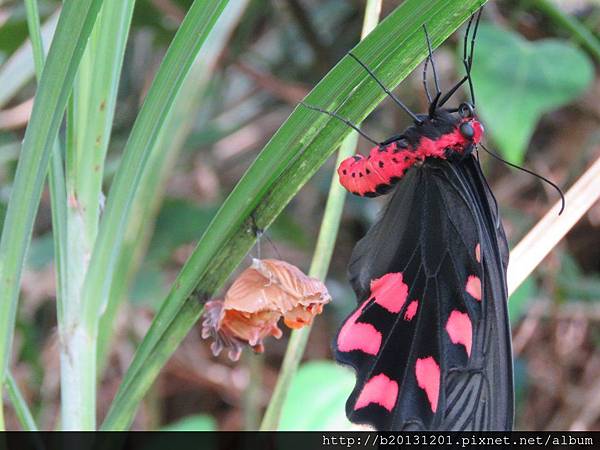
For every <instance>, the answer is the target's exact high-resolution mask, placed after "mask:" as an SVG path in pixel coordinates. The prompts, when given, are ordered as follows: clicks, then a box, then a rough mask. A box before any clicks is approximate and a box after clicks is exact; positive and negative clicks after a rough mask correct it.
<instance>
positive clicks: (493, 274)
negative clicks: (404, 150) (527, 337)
mask: <svg viewBox="0 0 600 450" xmlns="http://www.w3.org/2000/svg"><path fill="white" fill-rule="evenodd" d="M507 256H508V248H507V245H506V238H505V236H504V231H503V230H502V226H501V224H500V221H499V219H498V217H497V211H496V208H495V205H494V204H493V195H492V193H491V192H490V190H489V188H488V186H487V184H486V182H485V179H484V178H483V174H482V173H481V169H480V167H479V163H478V162H477V161H476V160H475V159H474V158H473V157H469V158H467V159H466V160H464V161H462V162H460V163H450V162H448V161H443V160H432V161H427V162H426V163H425V164H423V165H422V166H421V167H415V168H413V169H412V170H410V171H408V172H407V173H406V175H405V176H404V178H403V179H402V180H401V182H399V183H398V186H397V188H396V190H395V191H394V194H393V197H392V198H391V200H390V202H389V204H388V206H387V208H386V210H385V213H384V215H383V217H382V218H381V220H380V221H379V222H378V223H377V224H376V225H374V226H373V227H372V228H371V229H370V230H369V232H368V233H367V235H366V236H365V237H364V238H363V239H362V240H361V241H360V242H359V243H358V244H357V245H356V248H355V249H354V252H353V254H352V259H351V263H350V267H349V272H350V281H351V283H352V286H353V288H354V290H355V292H356V295H357V297H358V299H359V307H358V308H357V309H356V310H355V311H354V312H353V314H352V315H351V316H350V317H349V318H348V319H347V320H346V321H345V322H344V324H343V325H342V327H341V329H340V331H339V332H338V335H337V337H336V341H335V343H334V347H335V356H336V359H337V360H338V361H339V362H341V363H344V364H348V365H350V366H353V367H354V368H355V369H356V372H357V384H356V386H355V389H354V391H353V392H352V394H351V396H350V398H349V399H348V402H347V404H346V413H347V415H348V417H349V418H350V420H352V421H354V422H357V423H369V424H371V425H373V426H375V427H376V428H377V429H379V430H409V429H414V430H423V429H432V430H509V429H511V428H512V419H513V398H512V395H513V394H512V392H513V388H512V355H511V344H510V329H509V324H508V314H507V305H506V300H507V290H506V265H507Z"/></svg>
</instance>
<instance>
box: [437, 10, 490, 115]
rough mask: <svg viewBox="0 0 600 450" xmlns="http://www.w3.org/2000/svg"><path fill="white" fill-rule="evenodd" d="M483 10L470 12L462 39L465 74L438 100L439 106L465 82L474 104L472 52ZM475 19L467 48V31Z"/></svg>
mask: <svg viewBox="0 0 600 450" xmlns="http://www.w3.org/2000/svg"><path fill="white" fill-rule="evenodd" d="M482 11H483V7H481V8H480V9H479V12H478V13H477V14H472V15H471V18H470V19H469V22H468V23H467V29H466V30H465V37H464V40H463V65H464V67H465V71H466V73H467V74H466V75H465V76H464V77H463V78H462V79H461V80H460V81H459V82H458V83H456V84H455V85H454V86H453V87H452V88H451V89H450V90H449V91H448V92H447V93H446V94H445V95H444V96H443V97H442V99H441V100H440V103H439V106H440V107H441V106H443V105H444V104H445V103H446V102H447V101H448V100H450V98H451V97H452V96H453V95H454V93H455V92H456V91H457V90H458V88H460V87H461V86H462V85H463V84H465V83H466V82H468V83H469V91H470V94H471V102H472V104H473V106H475V90H474V89H473V80H472V79H471V68H472V67H473V54H474V52H475V38H476V36H477V30H478V29H479V20H480V18H481V13H482ZM474 20H475V27H474V29H473V35H472V37H471V47H470V50H469V33H470V32H471V26H472V25H473V21H474Z"/></svg>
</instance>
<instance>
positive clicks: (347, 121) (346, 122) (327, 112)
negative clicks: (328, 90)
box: [300, 102, 381, 145]
mask: <svg viewBox="0 0 600 450" xmlns="http://www.w3.org/2000/svg"><path fill="white" fill-rule="evenodd" d="M300 104H301V105H302V106H304V107H306V108H308V109H312V110H313V111H318V112H320V113H323V114H327V115H328V116H331V117H334V118H336V119H337V120H340V121H342V122H344V123H345V124H346V125H348V126H349V127H350V128H352V129H353V130H354V131H356V132H357V133H358V134H360V135H361V136H362V137H364V138H365V139H366V140H367V141H369V142H371V143H372V144H374V145H381V142H378V141H376V140H375V139H373V138H372V137H371V136H369V135H368V134H367V133H365V132H364V131H362V130H361V129H360V128H358V127H357V126H356V125H354V124H353V123H352V122H350V121H349V120H348V119H346V118H344V117H342V116H340V115H339V114H337V113H334V112H331V111H327V110H325V109H321V108H317V107H316V106H311V105H307V104H306V103H304V102H300Z"/></svg>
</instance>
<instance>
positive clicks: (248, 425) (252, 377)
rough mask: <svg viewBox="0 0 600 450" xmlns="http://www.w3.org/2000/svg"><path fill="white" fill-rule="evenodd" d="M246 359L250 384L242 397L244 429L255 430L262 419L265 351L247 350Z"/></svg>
mask: <svg viewBox="0 0 600 450" xmlns="http://www.w3.org/2000/svg"><path fill="white" fill-rule="evenodd" d="M244 361H245V362H246V366H247V367H248V372H249V377H248V378H249V379H248V386H247V387H246V389H245V391H244V394H243V399H242V409H243V412H244V430H245V431H255V430H256V428H257V427H258V425H259V421H260V406H261V401H260V400H261V393H262V387H263V368H264V363H265V355H264V354H263V353H254V352H250V351H245V352H244Z"/></svg>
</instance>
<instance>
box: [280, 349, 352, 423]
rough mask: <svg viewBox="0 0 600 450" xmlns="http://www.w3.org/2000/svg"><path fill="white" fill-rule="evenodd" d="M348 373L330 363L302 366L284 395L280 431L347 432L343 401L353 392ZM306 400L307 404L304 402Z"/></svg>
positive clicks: (344, 403)
mask: <svg viewBox="0 0 600 450" xmlns="http://www.w3.org/2000/svg"><path fill="white" fill-rule="evenodd" d="M354 383H355V378H354V373H353V372H352V370H350V369H347V368H345V367H342V366H339V365H337V364H335V363H334V362H331V361H311V362H309V363H306V364H303V365H302V366H301V367H300V369H298V372H297V374H296V376H295V377H294V379H293V381H292V383H291V384H290V389H289V391H288V393H287V397H286V400H285V402H284V404H283V409H282V413H281V422H280V425H279V430H280V431H329V430H338V431H339V430H349V429H351V428H352V424H351V423H350V422H349V421H348V419H347V418H346V414H345V411H346V400H347V398H348V396H349V395H350V393H351V392H352V389H353V388H354ZM307 399H310V401H307Z"/></svg>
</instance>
